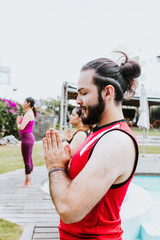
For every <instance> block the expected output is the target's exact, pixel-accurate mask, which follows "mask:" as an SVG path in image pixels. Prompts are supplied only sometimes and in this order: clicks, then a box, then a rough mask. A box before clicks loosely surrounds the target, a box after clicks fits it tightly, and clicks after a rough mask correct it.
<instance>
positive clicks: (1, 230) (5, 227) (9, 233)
mask: <svg viewBox="0 0 160 240" xmlns="http://www.w3.org/2000/svg"><path fill="white" fill-rule="evenodd" d="M22 232H23V227H22V226H20V225H17V224H15V223H11V222H8V221H5V220H3V219H1V218H0V240H20V237H21V235H22Z"/></svg>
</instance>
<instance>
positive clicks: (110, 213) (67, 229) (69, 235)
mask: <svg viewBox="0 0 160 240" xmlns="http://www.w3.org/2000/svg"><path fill="white" fill-rule="evenodd" d="M113 130H119V131H123V132H124V133H126V134H128V135H129V136H130V137H131V138H132V139H133V141H134V144H135V149H136V159H135V164H134V168H133V171H132V173H131V175H130V177H129V178H128V179H127V180H126V181H125V182H123V183H120V184H114V185H112V186H111V187H110V189H109V190H108V191H107V193H106V194H105V195H104V197H103V198H102V199H101V200H100V201H99V202H98V203H97V204H96V206H95V207H94V208H93V209H92V210H91V211H90V212H89V213H88V214H87V215H86V216H85V217H84V218H83V219H82V220H81V221H79V222H76V223H72V224H65V223H63V222H62V220H61V221H60V225H59V232H60V239H61V240H66V239H68V240H76V239H92V240H96V239H101V240H102V239H103V240H104V239H105V240H109V239H112V240H121V239H122V233H123V230H122V228H121V219H120V209H121V205H122V202H123V200H124V197H125V195H126V192H127V189H128V186H129V184H130V182H131V179H132V178H133V175H134V172H135V169H136V165H137V161H138V145H137V141H136V138H135V136H134V134H133V133H132V131H131V130H130V128H129V127H128V125H127V123H126V121H125V119H122V120H120V121H116V122H112V123H110V124H107V125H105V126H102V127H96V128H94V129H93V131H92V132H91V133H90V134H89V136H88V137H87V138H86V140H85V141H84V143H83V144H82V145H81V146H80V147H79V148H78V149H77V151H76V153H75V154H74V156H73V158H72V162H71V166H70V173H69V177H70V179H74V178H75V177H76V176H77V175H78V173H79V172H80V171H81V170H82V169H83V168H84V166H85V165H86V163H87V161H88V160H89V158H90V156H91V154H92V151H93V149H94V147H95V146H96V143H97V142H98V141H99V140H100V138H101V137H103V136H104V135H105V134H106V133H107V132H109V131H113Z"/></svg>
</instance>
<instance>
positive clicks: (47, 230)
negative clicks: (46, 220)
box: [34, 227, 58, 233]
mask: <svg viewBox="0 0 160 240" xmlns="http://www.w3.org/2000/svg"><path fill="white" fill-rule="evenodd" d="M41 232H43V233H55V232H56V233H58V227H43V228H42V227H41V228H38V227H36V228H35V230H34V233H41Z"/></svg>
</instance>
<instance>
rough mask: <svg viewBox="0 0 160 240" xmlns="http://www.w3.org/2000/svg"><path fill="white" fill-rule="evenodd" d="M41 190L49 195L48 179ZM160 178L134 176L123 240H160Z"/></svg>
mask: <svg viewBox="0 0 160 240" xmlns="http://www.w3.org/2000/svg"><path fill="white" fill-rule="evenodd" d="M41 188H42V190H43V191H44V192H46V193H48V194H49V184H48V179H45V180H44V181H43V182H42V184H41ZM159 208H160V176H134V178H133V180H132V183H131V184H130V186H129V189H128V192H127V195H126V197H125V200H124V202H123V204H122V209H121V218H122V228H123V230H124V234H123V240H160V230H159V229H160V222H158V221H160V220H159V219H160V210H159Z"/></svg>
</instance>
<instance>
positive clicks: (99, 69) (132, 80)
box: [81, 51, 141, 104]
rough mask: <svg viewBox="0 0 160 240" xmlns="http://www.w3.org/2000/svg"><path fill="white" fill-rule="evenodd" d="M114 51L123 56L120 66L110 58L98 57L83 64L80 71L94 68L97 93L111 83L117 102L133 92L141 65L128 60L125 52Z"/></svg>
mask: <svg viewBox="0 0 160 240" xmlns="http://www.w3.org/2000/svg"><path fill="white" fill-rule="evenodd" d="M116 52H118V53H120V54H122V56H123V57H124V58H125V60H124V61H123V62H122V63H121V65H120V66H119V65H118V64H117V63H115V62H114V61H112V60H111V59H108V58H98V59H95V60H93V61H90V62H88V63H87V64H86V65H84V66H83V67H82V69H81V71H86V70H92V69H93V70H95V75H94V77H93V82H94V84H95V85H96V86H97V87H98V92H99V94H100V93H101V91H102V90H103V89H104V88H105V87H106V86H107V85H112V86H113V87H114V89H115V102H116V103H117V104H118V103H120V102H122V101H123V98H124V97H125V98H128V96H133V95H134V94H135V89H136V87H137V79H136V78H138V77H139V76H140V74H141V67H140V65H139V63H138V62H136V61H131V60H129V59H128V56H127V55H126V54H125V53H123V52H121V51H116Z"/></svg>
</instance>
